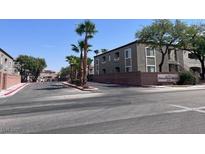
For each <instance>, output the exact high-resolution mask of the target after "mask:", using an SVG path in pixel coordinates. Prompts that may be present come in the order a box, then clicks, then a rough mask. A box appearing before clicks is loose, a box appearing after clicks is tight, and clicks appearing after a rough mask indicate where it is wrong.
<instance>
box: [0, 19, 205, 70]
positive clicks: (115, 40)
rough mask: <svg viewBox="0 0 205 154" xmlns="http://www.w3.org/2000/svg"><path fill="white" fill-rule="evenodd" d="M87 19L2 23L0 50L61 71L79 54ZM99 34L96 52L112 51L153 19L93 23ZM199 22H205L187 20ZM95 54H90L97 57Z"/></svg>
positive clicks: (94, 44) (1, 21)
mask: <svg viewBox="0 0 205 154" xmlns="http://www.w3.org/2000/svg"><path fill="white" fill-rule="evenodd" d="M82 21H83V20H71V19H66V20H60V19H57V20H42V19H41V20H0V48H2V49H4V50H5V51H7V52H8V53H9V54H10V55H11V56H13V57H17V56H18V55H20V54H26V55H31V56H35V57H42V58H45V60H46V62H47V65H48V68H47V69H52V70H55V71H59V70H60V68H61V67H65V66H67V65H68V64H67V62H66V61H65V56H67V55H71V54H73V55H78V54H76V53H74V52H73V51H71V48H70V44H72V43H76V42H77V41H78V40H80V39H81V37H80V36H78V35H77V34H76V33H75V31H74V30H75V27H76V25H77V24H78V23H80V22H82ZM92 21H93V22H94V23H95V24H96V28H97V30H98V33H97V34H96V36H95V37H94V38H93V39H92V40H91V41H90V44H92V45H93V47H92V49H93V50H95V49H102V48H106V49H112V48H115V47H118V46H120V45H123V44H126V43H129V42H131V41H134V40H135V35H134V34H135V32H136V31H137V30H139V29H141V28H142V27H143V26H145V25H148V24H150V23H151V22H152V20H127V19H126V20H92ZM185 22H187V23H189V24H192V23H199V22H203V21H202V20H185ZM93 56H94V53H92V52H91V53H89V57H91V58H92V57H93Z"/></svg>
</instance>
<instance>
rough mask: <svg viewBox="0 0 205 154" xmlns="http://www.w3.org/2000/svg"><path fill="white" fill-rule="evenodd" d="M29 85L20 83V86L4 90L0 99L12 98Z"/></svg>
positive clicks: (0, 93) (0, 92)
mask: <svg viewBox="0 0 205 154" xmlns="http://www.w3.org/2000/svg"><path fill="white" fill-rule="evenodd" d="M27 85H28V83H19V84H17V85H14V86H12V87H10V88H8V89H6V90H2V91H0V98H4V97H9V96H12V95H14V94H16V93H17V92H19V91H20V90H21V89H23V88H24V87H25V86H27Z"/></svg>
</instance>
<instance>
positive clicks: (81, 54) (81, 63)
mask: <svg viewBox="0 0 205 154" xmlns="http://www.w3.org/2000/svg"><path fill="white" fill-rule="evenodd" d="M80 84H81V86H82V85H83V51H81V52H80Z"/></svg>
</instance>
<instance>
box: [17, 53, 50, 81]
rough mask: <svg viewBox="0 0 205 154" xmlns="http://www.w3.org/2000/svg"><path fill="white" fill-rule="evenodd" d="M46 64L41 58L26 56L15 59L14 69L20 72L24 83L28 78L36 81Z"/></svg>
mask: <svg viewBox="0 0 205 154" xmlns="http://www.w3.org/2000/svg"><path fill="white" fill-rule="evenodd" d="M46 66H47V65H46V62H45V59H43V58H35V57H32V56H27V55H20V56H19V57H18V58H17V59H16V69H17V70H18V71H19V72H20V75H21V80H22V82H26V81H27V79H28V76H29V77H31V79H33V81H36V80H37V78H38V76H39V75H40V72H41V71H42V70H43V69H44V68H46Z"/></svg>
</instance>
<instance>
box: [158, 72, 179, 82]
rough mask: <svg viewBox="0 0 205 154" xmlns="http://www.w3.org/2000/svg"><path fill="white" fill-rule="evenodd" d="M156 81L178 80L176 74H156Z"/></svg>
mask: <svg viewBox="0 0 205 154" xmlns="http://www.w3.org/2000/svg"><path fill="white" fill-rule="evenodd" d="M157 79H158V82H177V81H178V80H179V75H178V74H158V75H157Z"/></svg>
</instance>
